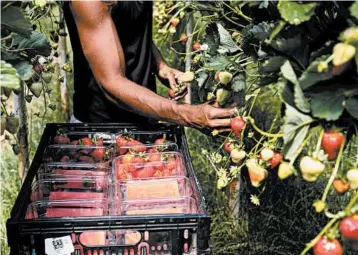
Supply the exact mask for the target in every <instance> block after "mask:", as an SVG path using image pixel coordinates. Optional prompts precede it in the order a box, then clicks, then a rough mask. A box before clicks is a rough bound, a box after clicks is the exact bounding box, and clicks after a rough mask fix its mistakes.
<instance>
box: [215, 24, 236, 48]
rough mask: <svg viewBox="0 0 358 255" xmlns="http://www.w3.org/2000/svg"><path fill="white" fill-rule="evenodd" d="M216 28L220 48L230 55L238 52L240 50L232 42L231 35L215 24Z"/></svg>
mask: <svg viewBox="0 0 358 255" xmlns="http://www.w3.org/2000/svg"><path fill="white" fill-rule="evenodd" d="M217 26H218V32H219V37H220V46H222V47H223V48H224V50H225V51H228V52H230V53H234V52H236V51H238V50H239V49H240V48H239V46H237V45H236V43H235V42H234V41H233V40H232V37H231V34H230V33H229V32H228V31H227V30H226V29H225V28H224V27H223V26H222V25H221V24H220V23H217Z"/></svg>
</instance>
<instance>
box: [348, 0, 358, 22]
mask: <svg viewBox="0 0 358 255" xmlns="http://www.w3.org/2000/svg"><path fill="white" fill-rule="evenodd" d="M349 11H350V13H351V15H352V16H353V17H354V18H356V19H358V2H354V3H353V4H352V5H351V7H350V8H349Z"/></svg>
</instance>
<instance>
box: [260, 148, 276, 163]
mask: <svg viewBox="0 0 358 255" xmlns="http://www.w3.org/2000/svg"><path fill="white" fill-rule="evenodd" d="M273 156H274V151H273V150H271V149H269V148H264V149H263V150H262V151H261V152H260V158H261V159H262V160H264V161H269V160H270V159H272V158H273Z"/></svg>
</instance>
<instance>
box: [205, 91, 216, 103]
mask: <svg viewBox="0 0 358 255" xmlns="http://www.w3.org/2000/svg"><path fill="white" fill-rule="evenodd" d="M214 97H215V95H214V93H213V92H209V93H208V95H207V96H206V100H208V101H211V100H212V99H213V98H214Z"/></svg>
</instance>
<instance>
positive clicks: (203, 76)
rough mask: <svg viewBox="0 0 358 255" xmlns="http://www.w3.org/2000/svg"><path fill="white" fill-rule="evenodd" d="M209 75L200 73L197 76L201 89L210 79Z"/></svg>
mask: <svg viewBox="0 0 358 255" xmlns="http://www.w3.org/2000/svg"><path fill="white" fill-rule="evenodd" d="M208 77H209V75H208V74H207V73H206V72H200V73H199V74H198V75H197V76H196V81H197V82H198V87H199V88H201V87H202V86H203V85H204V84H205V82H206V80H207V79H208Z"/></svg>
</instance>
